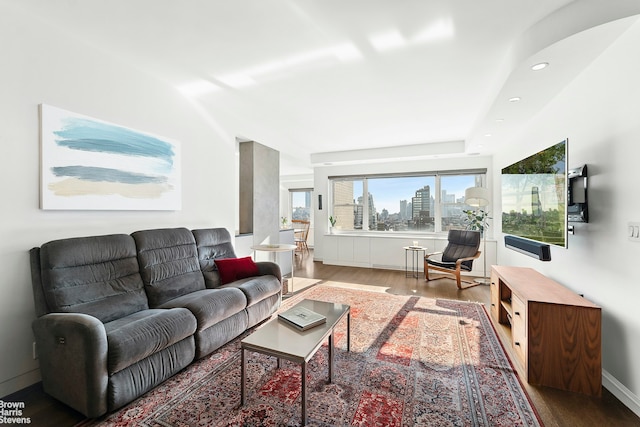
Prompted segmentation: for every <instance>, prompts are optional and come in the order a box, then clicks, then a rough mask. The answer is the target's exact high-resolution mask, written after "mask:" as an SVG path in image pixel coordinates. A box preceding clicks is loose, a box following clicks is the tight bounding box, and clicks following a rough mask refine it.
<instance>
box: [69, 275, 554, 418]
mask: <svg viewBox="0 0 640 427" xmlns="http://www.w3.org/2000/svg"><path fill="white" fill-rule="evenodd" d="M302 298H308V299H316V300H322V301H329V302H340V303H345V304H349V305H350V306H351V351H350V352H347V351H346V322H345V321H343V324H339V325H338V326H337V328H336V333H335V336H336V341H335V342H336V354H335V371H334V381H333V383H328V380H327V378H328V377H327V375H328V374H327V369H328V366H327V357H328V351H327V350H328V349H327V345H326V343H325V345H324V346H323V347H322V348H320V349H319V350H318V351H317V353H316V354H315V356H314V358H313V359H312V361H311V362H310V365H309V368H308V382H307V387H308V406H307V411H308V418H309V424H308V425H312V426H366V427H370V426H380V427H388V426H509V427H513V426H541V425H542V422H541V421H540V420H539V418H538V416H537V414H536V412H535V409H534V408H533V407H532V405H531V404H530V401H529V399H528V398H527V395H526V394H525V392H524V390H523V389H522V387H521V385H520V383H519V380H518V378H517V375H516V373H515V371H514V370H513V368H512V366H511V364H510V362H509V360H508V359H507V356H506V355H505V353H504V351H503V349H502V346H501V345H500V342H499V341H498V338H497V337H496V333H495V331H494V329H493V327H492V325H491V323H490V320H489V318H488V316H487V313H486V311H485V309H484V307H483V306H482V305H480V304H477V303H469V302H460V301H450V300H433V299H429V298H424V297H415V296H399V295H390V294H386V293H380V292H370V291H366V290H354V289H347V288H343V287H337V286H328V285H317V286H315V287H312V288H310V289H307V290H305V291H304V292H302V293H301V294H300V295H297V296H296V297H293V298H290V299H288V300H286V301H285V302H284V304H283V309H286V308H288V307H290V306H292V305H293V304H295V303H296V302H298V301H300V300H301V299H302ZM257 327H260V326H257ZM249 333H251V331H248V332H247V333H246V334H245V335H243V336H241V337H238V338H237V339H235V340H233V341H232V342H230V343H229V344H227V345H225V346H224V347H222V348H221V349H219V350H218V351H216V352H215V353H213V354H211V355H210V356H208V357H205V358H203V359H201V360H199V361H197V362H196V363H194V364H192V365H191V366H190V367H188V368H187V369H185V370H184V371H183V372H181V373H179V374H177V375H176V376H174V377H173V378H171V379H169V380H167V381H166V382H164V383H163V384H161V385H160V386H158V387H157V388H155V389H154V390H152V391H150V392H149V393H147V394H146V395H144V396H142V397H141V398H139V399H137V400H136V401H134V402H132V403H131V404H129V405H128V406H126V407H125V408H123V409H121V410H120V411H118V412H115V413H113V414H109V415H107V416H105V417H103V418H102V419H97V420H88V421H86V422H84V423H82V425H83V426H129V425H131V426H147V427H151V426H154V427H156V426H158V427H159V426H162V427H166V426H296V425H300V423H301V408H300V403H301V402H300V397H301V395H300V382H301V379H300V367H299V366H298V365H296V364H293V363H290V362H287V361H283V362H282V365H281V368H280V369H277V368H276V360H275V359H274V358H272V357H268V356H264V355H261V354H258V353H251V352H247V354H248V377H247V386H248V391H247V404H246V405H245V406H243V407H241V406H240V340H241V339H242V338H243V337H244V336H246V335H247V334H249Z"/></svg>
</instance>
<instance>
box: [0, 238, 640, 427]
mask: <svg viewBox="0 0 640 427" xmlns="http://www.w3.org/2000/svg"><path fill="white" fill-rule="evenodd" d="M295 276H296V277H306V278H314V279H319V280H320V283H322V282H325V281H331V282H340V283H343V284H345V285H348V286H353V287H365V288H366V287H369V286H375V287H377V288H378V289H377V290H379V291H380V290H382V291H384V292H388V293H392V294H398V295H418V296H425V297H429V298H446V299H454V300H463V301H478V302H481V303H484V304H485V305H487V306H488V305H489V303H490V302H489V301H490V294H489V286H475V287H472V288H469V289H465V290H461V291H460V290H458V289H457V288H456V286H455V282H453V281H451V280H448V279H438V280H432V281H429V282H426V281H425V280H424V279H423V278H420V279H415V278H407V277H405V272H404V271H392V270H379V269H370V268H354V267H338V266H327V265H324V264H322V263H321V262H317V261H315V262H314V261H313V252H312V251H311V252H310V253H309V254H306V255H304V256H299V255H297V256H296V266H295ZM295 285H296V283H295V278H294V291H296V292H298V290H297V289H296V288H295ZM380 288H382V289H380ZM498 333H499V334H500V335H502V336H503V338H504V335H505V332H504V330H501V328H498ZM506 350H507V353H508V354H509V357H510V358H511V359H512V360H513V359H514V356H513V355H512V354H511V353H510V351H509V349H508V348H507V349H506ZM525 389H526V391H527V393H528V394H529V396H530V398H531V401H532V402H533V404H534V406H535V407H536V410H537V411H538V413H539V414H540V417H541V419H542V422H543V423H544V425H545V426H546V427H555V426H557V427H574V426H576V427H577V426H580V427H608V426H615V427H633V426H638V427H640V418H639V417H637V416H636V415H635V414H634V413H633V412H632V411H631V410H629V409H628V408H627V407H625V406H624V405H623V404H622V403H621V402H620V401H619V400H618V399H616V398H615V397H614V396H613V395H612V394H611V393H610V392H609V391H608V390H607V389H603V392H602V397H600V398H595V397H589V396H583V395H580V394H577V393H570V392H564V391H560V390H555V389H551V388H548V387H536V386H530V385H528V384H525ZM2 400H4V401H21V402H25V410H24V411H23V416H25V417H30V418H31V420H32V423H31V425H33V426H38V427H49V426H51V427H66V426H73V425H74V424H76V423H78V422H80V421H82V420H83V419H84V417H83V416H82V415H81V414H79V413H77V412H75V411H74V410H72V409H70V408H68V407H67V406H65V405H63V404H62V403H59V402H57V401H56V400H55V399H52V398H50V397H48V396H47V395H46V394H44V392H43V391H42V387H41V385H40V383H38V384H35V385H33V386H31V387H28V388H27V389H25V390H21V391H19V392H17V393H14V394H12V395H9V396H6V397H3V398H2Z"/></svg>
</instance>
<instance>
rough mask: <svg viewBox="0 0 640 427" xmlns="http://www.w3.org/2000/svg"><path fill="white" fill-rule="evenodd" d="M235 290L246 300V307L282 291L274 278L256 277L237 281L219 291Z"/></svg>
mask: <svg viewBox="0 0 640 427" xmlns="http://www.w3.org/2000/svg"><path fill="white" fill-rule="evenodd" d="M229 288H236V289H239V290H240V291H242V293H243V294H244V295H245V297H246V298H247V307H251V306H252V305H254V304H256V303H258V302H260V301H262V300H263V299H265V298H268V297H270V296H271V295H275V294H277V293H278V292H281V291H282V284H281V283H280V281H279V280H278V279H277V278H276V277H275V276H271V275H268V276H257V277H251V278H248V279H242V280H237V281H235V282H232V283H229V284H228V285H224V286H222V287H221V288H220V289H229Z"/></svg>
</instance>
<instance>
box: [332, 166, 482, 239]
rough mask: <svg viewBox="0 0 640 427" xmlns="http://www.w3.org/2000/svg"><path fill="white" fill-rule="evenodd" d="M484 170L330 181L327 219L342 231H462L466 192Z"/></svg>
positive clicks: (479, 184) (466, 206)
mask: <svg viewBox="0 0 640 427" xmlns="http://www.w3.org/2000/svg"><path fill="white" fill-rule="evenodd" d="M485 177H486V170H474V171H455V172H434V173H423V174H411V175H383V176H381V175H370V176H359V177H330V178H329V180H330V183H331V192H332V200H331V202H332V205H331V210H330V215H332V216H333V217H334V218H336V219H337V222H336V227H338V228H340V229H342V230H362V231H419V232H436V233H437V232H443V231H448V230H450V229H464V228H466V224H465V221H464V218H465V217H466V216H465V215H464V214H463V212H462V211H463V210H465V209H473V208H471V207H469V206H468V205H466V204H465V203H464V192H465V189H467V188H469V187H474V186H484V185H483V183H484V181H485Z"/></svg>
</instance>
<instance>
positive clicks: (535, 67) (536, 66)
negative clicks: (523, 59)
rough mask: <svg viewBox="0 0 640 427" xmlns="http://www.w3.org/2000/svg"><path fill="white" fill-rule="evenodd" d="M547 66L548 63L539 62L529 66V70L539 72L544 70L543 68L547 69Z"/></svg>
mask: <svg viewBox="0 0 640 427" xmlns="http://www.w3.org/2000/svg"><path fill="white" fill-rule="evenodd" d="M548 66H549V63H548V62H539V63H537V64H534V65H532V66H531V69H532V70H533V71H540V70H544V69H545V68H547V67H548Z"/></svg>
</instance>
